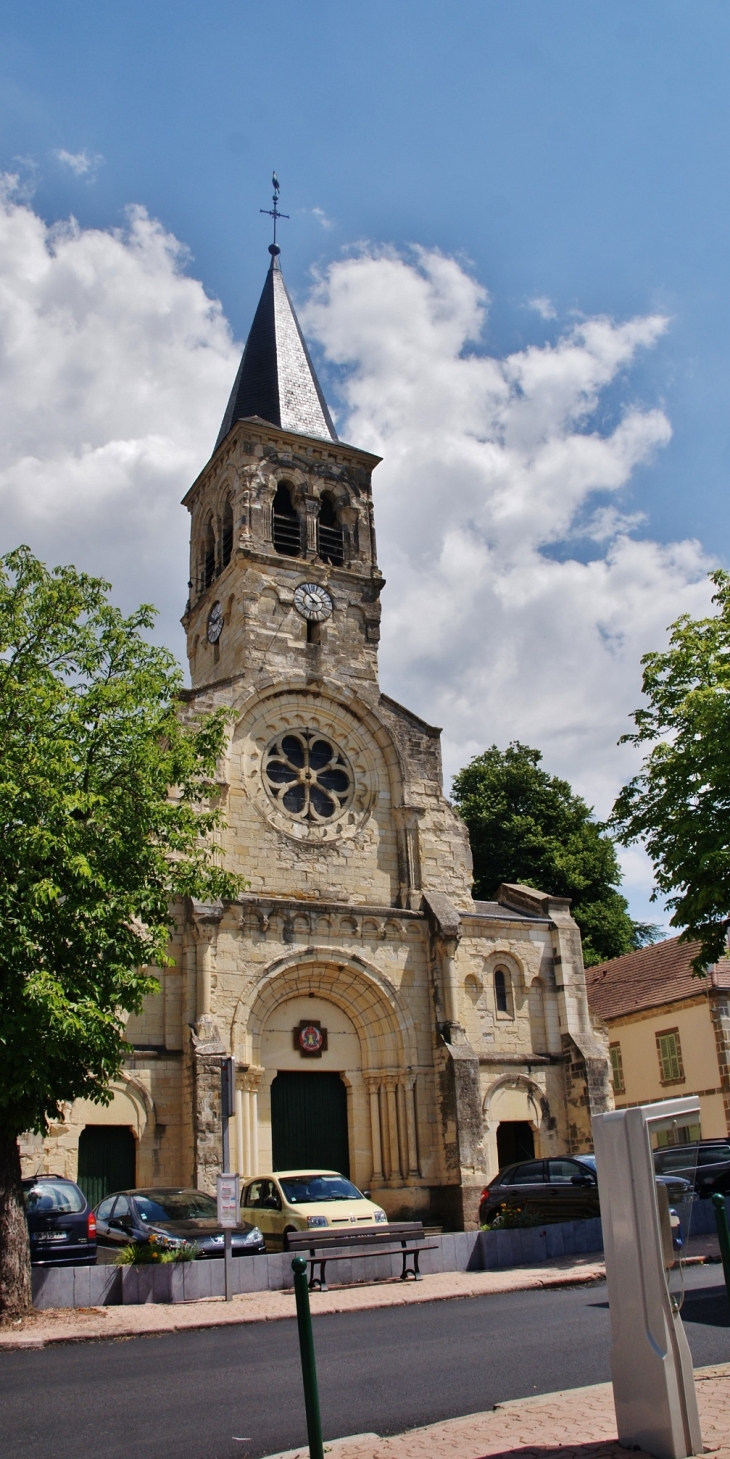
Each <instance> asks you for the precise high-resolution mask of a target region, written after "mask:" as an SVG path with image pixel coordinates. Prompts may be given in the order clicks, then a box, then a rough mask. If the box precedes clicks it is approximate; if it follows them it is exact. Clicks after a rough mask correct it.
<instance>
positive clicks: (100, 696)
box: [0, 547, 240, 1315]
mask: <svg viewBox="0 0 730 1459" xmlns="http://www.w3.org/2000/svg"><path fill="white" fill-rule="evenodd" d="M108 594H109V585H108V584H107V583H105V582H103V581H102V580H100V579H98V578H92V577H88V576H85V575H84V574H82V573H78V572H77V571H76V570H75V569H74V568H73V567H62V568H56V569H54V570H53V571H51V572H49V571H48V570H47V569H46V568H45V567H44V566H43V564H42V563H40V562H38V561H37V560H36V559H35V558H34V557H33V555H32V553H31V552H30V550H29V549H28V548H27V547H21V548H18V549H17V550H16V551H14V552H11V553H10V554H8V556H6V557H4V558H1V559H0V1315H1V1314H6V1315H7V1314H8V1313H14V1312H21V1311H23V1310H25V1309H26V1308H27V1307H28V1305H29V1302H30V1259H29V1250H28V1236H27V1228H26V1222H25V1217H24V1213H23V1204H22V1192H21V1188H20V1183H19V1182H20V1161H19V1153H18V1144H17V1137H18V1135H19V1134H20V1133H21V1132H22V1131H24V1130H35V1131H38V1132H42V1131H43V1130H44V1129H45V1128H46V1125H47V1122H48V1120H50V1119H55V1118H57V1117H58V1114H59V1111H60V1107H61V1105H62V1104H63V1103H64V1102H66V1101H71V1100H73V1099H76V1098H77V1097H80V1096H83V1097H86V1098H90V1099H93V1100H97V1101H99V1102H100V1103H105V1102H107V1101H108V1099H109V1094H108V1089H109V1081H110V1080H111V1079H112V1078H113V1077H114V1076H115V1075H116V1074H117V1073H118V1071H119V1069H120V1067H121V1065H122V1061H123V1057H124V1044H123V1041H122V1036H123V1029H124V1014H125V1013H130V1012H137V1011H138V1010H139V1009H140V1007H141V1004H142V999H143V997H144V996H145V994H147V993H149V992H151V991H155V990H156V988H157V987H158V984H157V983H156V982H155V981H154V979H152V978H151V975H150V973H149V969H150V968H151V967H160V966H163V965H165V963H166V962H167V960H168V959H167V951H166V949H167V947H168V943H169V936H170V930H171V927H172V925H173V922H172V916H171V904H172V903H173V901H174V899H175V898H177V897H180V896H186V895H187V896H194V897H197V898H203V899H206V898H207V899H212V898H216V897H231V896H235V895H237V892H238V890H239V887H240V881H239V880H238V879H237V878H235V877H231V876H229V875H228V874H227V873H226V872H225V871H224V870H223V869H222V868H221V866H220V865H219V862H218V858H217V857H216V852H215V839H214V835H213V833H214V832H215V830H216V828H217V826H218V825H219V824H220V814H219V811H218V810H217V808H216V800H215V795H214V784H213V780H212V777H213V773H214V770H215V765H216V760H217V757H218V756H219V754H220V752H221V750H222V748H223V746H224V742H225V735H226V713H225V712H218V713H217V714H213V715H210V716H209V717H208V718H206V719H205V720H202V721H200V722H198V723H196V724H191V725H185V724H183V723H182V722H181V719H180V715H179V708H180V689H181V685H182V676H181V673H180V670H179V668H178V666H177V664H176V662H175V660H174V658H173V656H172V655H171V654H170V653H168V652H167V651H166V650H165V649H160V648H156V647H153V646H152V645H151V644H150V643H149V642H148V641H147V639H146V638H145V632H146V631H147V630H148V629H149V628H150V626H151V624H152V622H153V619H154V610H153V609H152V608H150V607H141V608H140V609H139V610H138V611H137V612H136V613H133V614H132V615H131V616H130V617H124V616H123V615H122V614H121V613H120V612H119V610H118V609H116V608H114V607H113V606H112V605H111V603H110V602H109V598H108ZM171 787H172V790H171ZM145 970H147V971H145Z"/></svg>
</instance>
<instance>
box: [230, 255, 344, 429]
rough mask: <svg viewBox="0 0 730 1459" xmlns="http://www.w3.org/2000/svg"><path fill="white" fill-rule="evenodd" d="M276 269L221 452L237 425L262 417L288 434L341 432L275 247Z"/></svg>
mask: <svg viewBox="0 0 730 1459" xmlns="http://www.w3.org/2000/svg"><path fill="white" fill-rule="evenodd" d="M269 253H270V254H271V266H270V268H269V271H268V273H267V275H266V282H265V284H264V287H263V291H262V294H261V298H260V299H259V303H258V308H257V310H256V313H255V314H254V318H253V324H252V325H251V331H250V334H249V336H248V339H247V341H246V348H245V350H244V351H243V358H242V360H241V364H240V366H239V369H238V374H237V375H236V380H235V384H234V386H233V390H232V391H231V398H230V400H229V401H228V405H227V407H226V413H225V415H224V417H223V424H222V426H221V428H220V432H219V435H218V440H217V441H216V448H217V447H218V446H220V444H221V442H222V441H224V440H225V438H226V436H227V435H228V432H229V431H231V430H232V429H233V427H234V425H235V424H236V421H237V420H244V419H245V418H246V417H247V416H252V415H256V416H260V417H261V419H262V420H266V421H269V422H270V423H271V425H274V426H279V427H280V428H281V429H282V430H284V431H296V432H297V434H298V435H302V436H316V437H317V438H318V439H319V440H325V441H336V440H337V433H336V431H335V428H334V425H333V423H332V417H331V415H330V413H329V410H328V409H327V402H326V400H325V398H324V395H323V394H322V388H321V386H320V383H319V380H318V379H317V375H316V372H315V369H314V365H313V364H312V361H311V358H310V355H309V350H308V349H307V346H306V343H305V339H304V335H303V334H302V331H301V329H300V328H299V321H298V319H297V316H296V314H295V313H294V306H293V304H292V302H291V299H290V298H289V294H288V291H287V287H286V284H285V283H284V275H283V274H282V272H281V265H280V264H279V253H280V249H279V248H277V245H276V244H275V243H272V244H270V246H269Z"/></svg>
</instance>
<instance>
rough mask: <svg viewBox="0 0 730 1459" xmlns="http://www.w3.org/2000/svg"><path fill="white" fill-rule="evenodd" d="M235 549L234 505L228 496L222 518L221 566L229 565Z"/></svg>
mask: <svg viewBox="0 0 730 1459" xmlns="http://www.w3.org/2000/svg"><path fill="white" fill-rule="evenodd" d="M232 551H233V507H232V506H231V499H230V497H226V500H225V504H224V507H223V517H222V520H221V568H224V567H228V564H229V562H230V560H231V553H232Z"/></svg>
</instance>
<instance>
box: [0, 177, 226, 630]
mask: <svg viewBox="0 0 730 1459" xmlns="http://www.w3.org/2000/svg"><path fill="white" fill-rule="evenodd" d="M185 261H186V255H185V251H184V250H183V249H182V248H181V246H180V244H179V243H178V242H177V240H176V239H175V238H173V237H171V236H170V235H169V234H168V233H165V231H164V230H163V229H162V228H161V227H160V225H159V224H158V223H156V222H153V221H152V220H151V219H150V218H149V217H148V216H147V214H146V213H145V212H144V210H143V209H141V208H133V209H130V211H129V215H128V220H127V226H126V228H125V229H123V230H115V231H109V232H103V231H100V230H96V229H82V228H79V227H78V226H77V224H76V223H74V222H73V221H71V222H69V223H67V224H64V225H63V226H57V227H55V228H48V227H47V226H46V224H45V223H44V222H43V221H42V219H40V218H39V217H38V216H37V215H36V214H35V213H34V212H33V211H32V209H31V208H30V207H28V206H25V205H23V204H21V203H19V202H18V201H17V200H16V199H15V198H14V197H13V196H12V195H8V193H7V192H6V194H5V196H4V197H3V198H2V199H0V413H1V414H2V419H3V431H2V433H0V521H1V523H2V526H1V529H0V530H1V542H2V550H7V549H8V548H10V547H13V546H16V545H17V544H18V542H21V541H25V542H28V543H29V544H30V545H31V547H32V548H33V550H34V551H35V552H36V553H37V554H38V555H39V556H40V557H42V558H43V559H44V560H46V561H48V562H49V563H57V562H75V563H76V564H77V565H78V566H79V567H83V568H85V569H86V570H88V571H92V572H97V573H101V574H103V575H104V576H107V577H109V578H110V579H111V581H112V583H113V584H114V588H115V597H116V600H117V601H118V602H120V603H121V604H122V605H123V606H125V607H127V608H128V607H132V606H133V605H134V604H135V603H137V602H139V601H141V600H142V599H144V600H146V601H152V602H154V603H155V604H156V605H157V606H158V608H159V609H160V610H161V621H160V628H159V632H160V634H161V635H162V636H163V637H164V638H166V640H167V641H168V643H170V645H171V646H172V647H173V648H174V649H175V650H176V651H177V652H178V653H179V654H180V655H181V657H182V655H183V653H184V641H183V637H182V630H181V629H180V627H179V623H178V620H179V617H180V614H181V613H182V611H183V608H184V606H185V598H186V581H187V535H188V520H187V512H186V511H185V510H184V509H183V508H182V507H181V506H180V498H181V497H182V496H183V494H184V492H185V491H186V490H187V488H188V486H189V485H190V483H191V482H192V481H194V479H195V477H196V476H197V474H198V472H199V470H200V468H201V466H202V465H203V464H204V463H205V461H206V460H207V458H208V456H209V455H210V452H211V449H212V446H213V443H214V441H215V436H216V432H217V429H218V425H219V424H220V418H221V417H222V415H223V410H224V408H225V402H226V399H227V396H228V392H229V390H230V387H231V381H232V379H233V376H234V374H235V370H236V365H237V359H238V348H237V346H235V345H234V344H233V342H232V340H231V337H230V331H229V329H228V325H227V323H226V321H225V319H224V317H223V314H222V311H221V308H220V305H219V304H218V303H216V302H215V301H212V300H211V299H209V298H208V296H207V295H206V293H205V291H204V289H203V287H202V284H200V283H199V282H197V280H195V279H191V278H188V277H187V276H186V275H185V273H184V271H183V269H184V264H185Z"/></svg>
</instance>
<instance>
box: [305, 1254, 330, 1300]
mask: <svg viewBox="0 0 730 1459" xmlns="http://www.w3.org/2000/svg"><path fill="white" fill-rule="evenodd" d="M326 1264H327V1258H326V1257H325V1259H324V1260H322V1259H321V1258H320V1257H317V1258H316V1260H313V1261H311V1262H310V1273H311V1275H310V1278H309V1290H310V1292H326V1291H327V1283H326V1281H325V1279H324V1269H325V1266H326ZM316 1266H318V1267H319V1277H315V1275H314V1268H315V1267H316Z"/></svg>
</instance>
